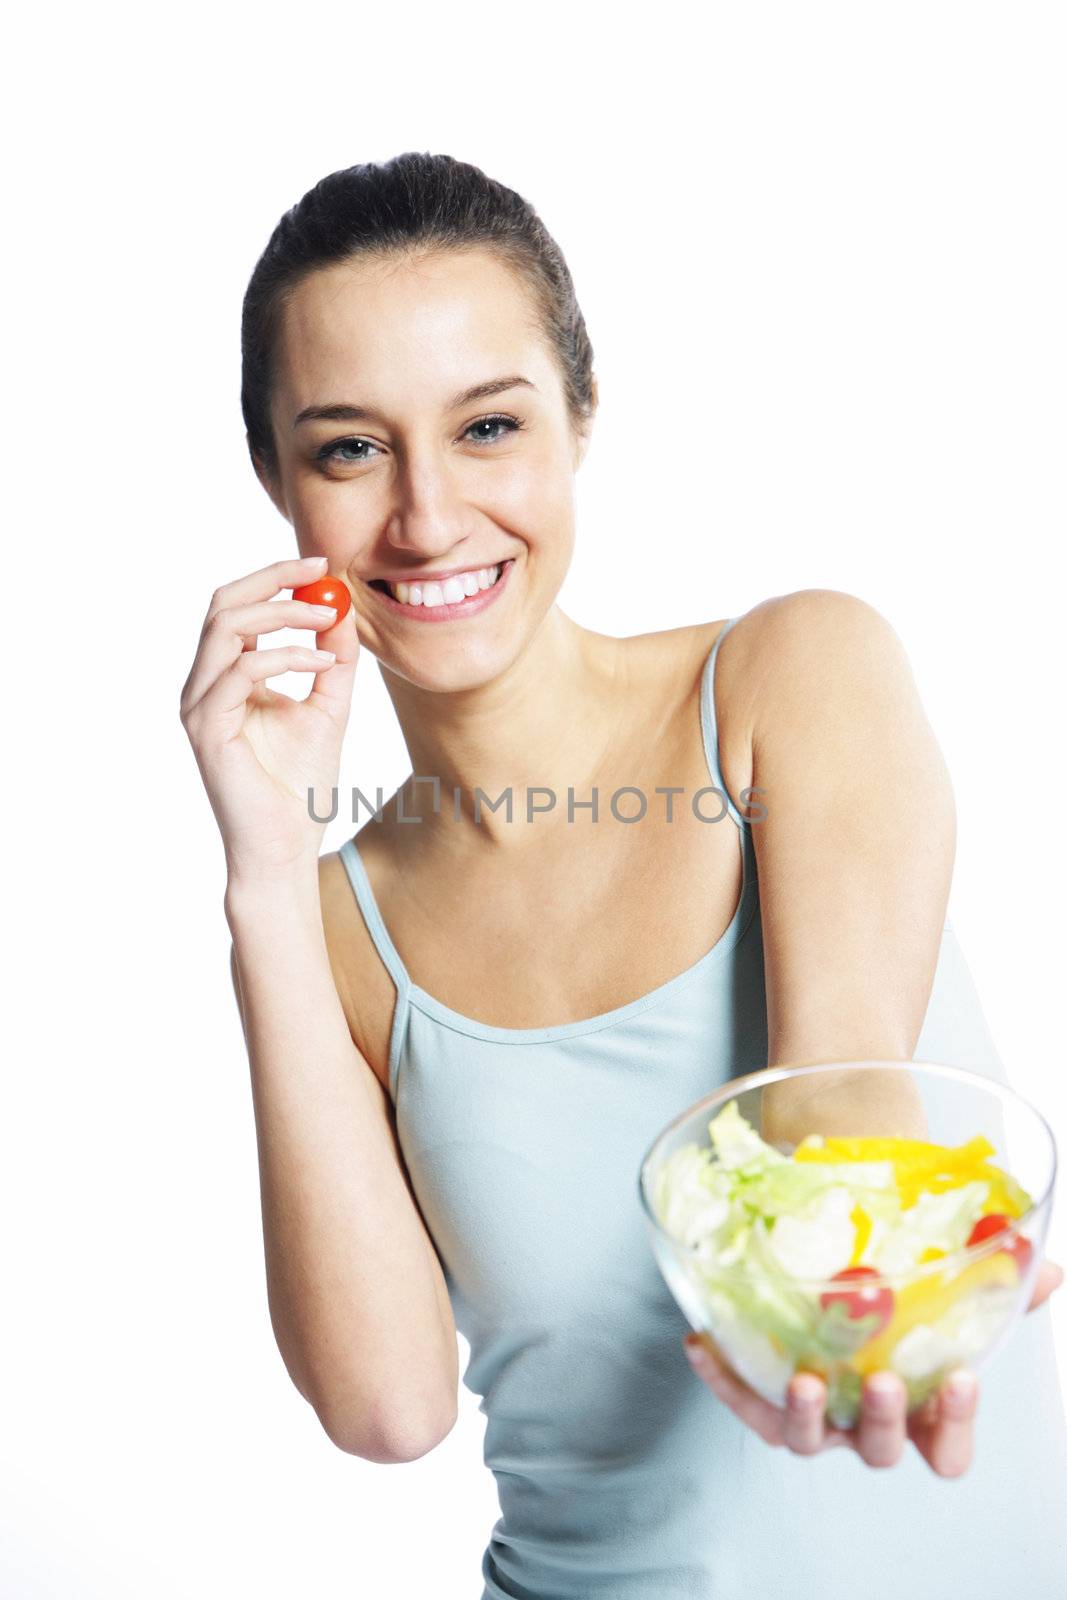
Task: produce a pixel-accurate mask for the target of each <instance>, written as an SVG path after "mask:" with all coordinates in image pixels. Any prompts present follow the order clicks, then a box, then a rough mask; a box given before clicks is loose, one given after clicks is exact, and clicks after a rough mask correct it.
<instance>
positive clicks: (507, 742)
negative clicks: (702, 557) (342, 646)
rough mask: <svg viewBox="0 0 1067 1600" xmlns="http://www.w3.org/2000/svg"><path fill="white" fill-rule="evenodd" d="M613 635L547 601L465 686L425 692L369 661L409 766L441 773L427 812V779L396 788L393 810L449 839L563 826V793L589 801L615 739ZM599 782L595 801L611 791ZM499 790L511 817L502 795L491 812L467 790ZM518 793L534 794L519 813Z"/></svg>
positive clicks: (507, 836) (624, 699) (521, 835)
mask: <svg viewBox="0 0 1067 1600" xmlns="http://www.w3.org/2000/svg"><path fill="white" fill-rule="evenodd" d="M622 644H623V641H622V640H620V639H615V638H611V637H610V636H609V635H606V634H600V633H594V632H592V631H591V630H589V629H587V628H582V627H580V626H579V625H578V624H577V623H575V622H572V621H571V619H570V618H569V617H567V616H565V615H564V613H563V612H562V611H560V609H559V607H558V606H553V607H552V609H551V610H550V611H549V613H548V615H547V616H546V618H545V620H544V622H543V624H542V626H541V627H540V628H539V629H538V631H537V633H536V634H535V635H534V637H533V638H532V639H531V640H530V641H529V643H528V644H527V646H526V648H525V649H524V650H523V651H522V653H521V654H520V655H519V656H518V657H516V659H515V660H514V661H513V662H512V663H511V665H510V666H508V667H506V668H505V669H504V671H503V672H501V673H500V674H499V675H498V676H497V677H495V678H493V679H492V681H491V682H489V683H483V684H479V685H478V686H477V687H475V688H472V689H460V690H454V691H445V692H442V691H432V690H427V689H423V688H420V687H419V686H418V685H417V684H413V683H412V682H411V681H410V680H409V679H407V678H401V677H399V676H398V675H397V674H396V673H394V672H391V671H390V670H389V669H388V668H387V667H384V666H382V665H381V663H379V668H380V671H381V674H382V678H383V680H384V682H385V686H386V688H387V690H388V691H389V696H390V699H391V700H392V702H393V707H394V709H395V711H396V714H397V718H398V720H399V722H400V727H401V731H402V733H403V736H404V742H405V744H406V746H407V750H408V755H409V757H410V759H411V767H412V774H413V775H414V776H418V777H419V778H434V777H436V778H438V779H439V780H440V802H439V806H440V810H439V814H437V815H435V814H434V786H433V784H432V783H427V782H422V783H419V784H418V785H415V784H414V782H413V779H412V778H409V779H408V780H407V781H406V782H405V784H404V785H403V786H402V788H401V791H400V801H401V803H402V806H403V815H404V816H406V817H419V818H420V819H421V823H422V825H421V827H420V829H419V832H420V835H421V836H422V839H423V841H425V838H426V833H425V831H424V830H427V829H428V830H430V831H432V832H434V833H438V832H442V831H446V832H447V833H448V834H449V835H450V836H451V837H452V839H453V841H454V842H455V841H458V839H459V837H460V836H461V835H462V836H463V837H464V838H465V839H471V840H472V842H473V835H475V834H476V835H477V836H478V841H477V842H478V843H480V844H484V845H487V846H490V847H493V848H496V849H502V848H506V849H517V850H521V849H522V848H523V847H524V846H525V845H529V844H533V843H534V841H535V840H537V839H543V838H544V837H545V835H546V834H547V833H549V832H551V831H554V830H555V829H556V828H558V827H561V826H562V827H566V826H567V825H568V824H567V801H568V790H569V789H573V791H574V800H575V802H579V801H583V800H590V799H592V790H593V788H594V787H597V786H598V785H597V777H598V774H602V773H603V772H604V770H605V764H606V762H607V761H608V760H609V759H610V753H611V752H612V751H614V750H617V748H618V744H617V741H618V739H619V736H620V731H621V730H622V729H623V727H624V725H625V721H626V715H627V703H628V700H629V693H628V688H629V685H628V677H627V674H628V667H627V666H626V664H625V660H624V656H623V651H622ZM624 781H625V780H624ZM600 787H601V793H600V796H599V803H600V808H601V810H603V808H604V807H605V806H606V805H607V802H608V799H609V796H608V795H606V794H605V793H604V792H603V787H602V784H601V786H600ZM508 789H510V791H511V820H510V821H509V820H508V808H507V803H506V799H505V803H504V804H502V805H501V806H500V807H499V808H498V809H497V810H496V811H492V810H490V809H489V807H488V805H487V804H486V801H485V799H480V797H478V796H476V793H475V791H476V790H481V792H482V795H483V796H485V797H487V798H488V800H490V801H495V800H496V799H497V798H498V797H499V796H501V795H502V794H504V792H505V791H506V790H508ZM543 789H548V790H551V791H552V795H554V796H555V803H554V805H553V804H552V795H547V794H543V793H538V792H536V791H538V790H543ZM528 790H533V791H534V792H533V793H532V794H530V795H529V803H530V805H531V806H532V807H533V808H534V810H533V815H532V819H531V820H529V821H528V820H527V799H528V796H527V791H528ZM456 791H458V795H457V793H456ZM546 806H551V809H550V810H542V809H540V808H542V807H546ZM575 815H576V820H577V819H588V818H589V817H590V816H591V815H592V813H591V812H590V811H589V810H588V809H587V810H585V811H577V812H576V813H575ZM401 826H404V824H401Z"/></svg>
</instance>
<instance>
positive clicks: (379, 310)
mask: <svg viewBox="0 0 1067 1600" xmlns="http://www.w3.org/2000/svg"><path fill="white" fill-rule="evenodd" d="M502 379H503V380H509V381H508V383H507V387H506V388H501V389H500V390H499V392H496V393H492V394H483V395H480V396H474V397H472V398H467V399H463V398H460V397H461V396H463V395H464V394H465V392H466V391H468V390H471V389H473V388H475V387H476V386H478V385H487V384H491V383H496V382H498V381H499V380H502ZM519 379H524V380H526V381H525V382H524V383H520V382H518V381H517V380H519ZM326 408H330V409H331V410H332V411H333V413H334V414H333V416H322V415H313V414H312V415H306V413H314V412H316V411H322V410H325V409H326ZM357 412H358V413H359V414H358V415H357V414H355V413H357ZM271 416H272V422H273V427H274V437H275V441H276V448H277V452H278V474H277V481H275V482H267V480H266V478H265V477H264V475H263V474H262V473H261V474H260V475H261V478H263V481H264V486H265V487H266V488H267V490H268V493H269V494H270V495H271V498H272V500H273V501H274V503H275V504H276V505H277V506H278V508H279V510H281V512H282V514H283V515H284V516H286V517H287V518H288V520H289V521H290V522H292V524H293V527H294V529H295V532H296V537H297V544H298V546H299V550H300V554H301V555H324V556H326V558H327V561H328V565H329V570H330V572H333V573H337V574H344V576H345V577H346V578H347V579H348V583H349V587H350V589H351V591H352V597H353V606H354V610H355V616H356V627H357V630H358V633H359V638H360V642H361V644H363V645H365V646H366V647H367V649H369V650H370V651H371V652H372V653H373V654H374V655H375V656H376V657H377V658H378V659H379V660H380V661H381V662H382V663H383V665H384V666H386V667H388V668H389V669H391V670H392V671H393V672H396V673H398V674H400V676H402V677H404V678H407V679H410V680H411V681H412V682H413V683H417V684H420V685H422V686H424V687H427V688H435V689H441V690H445V689H460V688H469V687H472V686H474V685H476V684H478V683H482V682H486V681H488V680H489V679H490V678H492V677H495V676H496V675H497V673H499V672H500V671H502V670H503V669H504V668H505V667H507V666H508V665H509V664H510V663H511V662H512V661H513V660H514V659H515V658H516V656H518V655H519V654H520V652H521V651H522V649H523V648H524V646H525V644H526V642H527V640H528V639H529V638H530V637H531V636H532V635H533V633H534V632H535V631H536V630H537V628H538V627H539V626H540V624H541V622H542V620H543V619H544V617H545V615H546V613H547V612H548V610H549V609H550V607H551V606H552V604H553V601H554V599H555V597H556V594H557V593H558V591H559V588H560V585H561V583H562V582H563V578H564V575H565V574H566V571H567V567H568V565H569V563H570V558H571V552H572V548H573V542H574V473H575V470H576V468H577V466H578V464H579V462H580V460H581V458H582V455H583V454H584V449H585V443H586V442H587V439H588V433H587V434H586V439H585V441H583V440H581V439H579V438H578V437H577V436H576V434H575V432H574V430H573V427H572V424H571V421H570V417H569V414H568V412H567V407H566V403H565V398H564V389H563V381H562V378H561V376H560V372H559V368H558V366H557V365H556V362H555V361H554V359H553V357H552V355H551V353H550V352H549V350H548V349H547V348H546V346H545V344H544V343H543V336H542V335H541V334H540V331H539V328H538V323H537V320H536V315H535V311H534V307H533V302H532V299H531V297H530V295H529V291H528V290H526V288H525V287H524V286H523V284H522V283H521V281H520V280H519V279H518V278H517V277H516V276H515V274H514V273H513V272H512V271H510V270H509V269H508V268H507V267H506V266H504V265H502V264H501V263H500V262H499V261H498V260H497V259H496V258H494V257H493V256H492V255H490V254H489V253H488V252H486V251H479V250H464V251H457V250H451V251H448V252H441V253H438V254H435V255H430V256H425V257H423V258H422V259H420V260H411V259H409V258H406V257H393V258H390V259H388V260H385V261H383V260H378V261H374V262H368V261H366V260H363V261H353V262H352V263H344V264H339V265H335V266H331V267H328V268H323V269H320V270H318V271H316V272H314V273H312V274H311V275H310V276H309V277H308V278H307V279H305V280H304V282H303V283H301V284H300V285H299V287H298V288H297V289H296V291H295V293H294V295H293V298H292V299H291V301H290V303H289V305H288V306H287V308H286V312H285V317H284V323H283V327H282V330H281V334H280V337H279V347H278V350H277V353H276V360H275V381H274V390H273V394H272V402H271ZM516 424H518V426H516ZM509 562H510V563H511V565H510V566H504V568H503V572H502V574H501V579H500V584H499V589H498V587H497V585H494V586H493V588H492V589H490V590H488V591H483V590H481V589H479V590H478V592H477V596H468V595H467V594H466V590H467V589H468V588H469V587H470V586H471V585H470V584H469V583H468V582H466V581H464V579H463V577H462V574H463V573H464V572H472V571H473V572H477V571H478V569H479V568H485V567H488V568H493V567H500V566H501V565H502V564H504V563H509ZM453 572H455V573H458V574H459V577H460V585H461V588H462V590H463V600H462V601H461V602H459V604H460V605H461V606H463V607H467V606H469V607H470V609H469V610H468V609H461V610H457V611H456V612H454V613H451V614H450V612H449V609H448V606H447V605H446V607H445V608H443V609H437V608H436V607H434V606H432V605H429V604H426V603H425V602H424V603H423V604H422V605H420V606H413V605H412V604H411V599H410V594H409V598H408V603H407V604H406V605H405V604H400V603H393V602H392V601H391V600H390V599H389V598H387V597H386V596H385V595H383V594H382V593H381V592H380V589H379V588H377V587H373V586H372V585H373V583H374V581H375V580H379V581H380V580H386V579H389V580H396V581H404V582H407V583H409V584H413V583H417V584H419V585H420V588H421V590H422V593H423V594H424V596H425V598H426V599H429V600H432V599H434V598H435V597H436V596H435V592H434V591H433V590H432V589H431V590H430V592H429V594H428V595H427V594H426V585H427V583H428V582H429V581H430V580H431V579H432V577H433V575H434V574H448V573H453ZM442 583H443V579H442ZM443 593H444V599H445V600H446V602H447V601H452V602H453V603H454V602H455V597H456V595H457V590H456V589H455V588H450V589H448V590H444V591H443Z"/></svg>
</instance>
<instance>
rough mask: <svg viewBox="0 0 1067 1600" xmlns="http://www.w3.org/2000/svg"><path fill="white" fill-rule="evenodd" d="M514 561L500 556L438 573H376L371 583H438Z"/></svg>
mask: <svg viewBox="0 0 1067 1600" xmlns="http://www.w3.org/2000/svg"><path fill="white" fill-rule="evenodd" d="M514 559H515V558H514V556H502V557H500V558H498V559H497V560H496V561H481V562H477V561H475V562H470V561H468V562H467V565H466V566H465V567H442V568H441V569H440V571H438V572H412V570H411V568H410V567H409V568H408V570H407V572H376V573H375V574H374V577H373V579H372V580H371V581H372V582H373V583H439V582H441V580H442V579H444V578H459V577H462V575H463V574H464V573H465V572H482V571H486V572H488V571H489V569H490V567H502V566H503V565H504V562H505V561H514ZM472 598H473V596H472Z"/></svg>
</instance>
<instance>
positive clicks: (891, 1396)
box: [863, 1373, 900, 1416]
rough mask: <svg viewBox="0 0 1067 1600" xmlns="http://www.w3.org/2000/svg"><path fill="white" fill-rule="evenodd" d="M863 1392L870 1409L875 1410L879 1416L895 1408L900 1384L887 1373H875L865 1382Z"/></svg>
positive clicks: (888, 1413) (887, 1413) (886, 1414)
mask: <svg viewBox="0 0 1067 1600" xmlns="http://www.w3.org/2000/svg"><path fill="white" fill-rule="evenodd" d="M863 1394H864V1398H865V1399H866V1400H867V1401H868V1402H869V1404H870V1407H871V1409H872V1411H875V1412H877V1413H878V1415H879V1416H888V1415H890V1413H892V1412H893V1411H895V1410H896V1407H897V1402H898V1399H899V1395H900V1385H899V1383H898V1382H897V1380H896V1379H894V1378H892V1377H890V1376H889V1375H888V1374H884V1375H883V1374H882V1373H877V1374H876V1375H875V1376H874V1377H873V1378H871V1379H870V1381H869V1382H868V1383H867V1385H866V1387H865V1388H864V1391H863Z"/></svg>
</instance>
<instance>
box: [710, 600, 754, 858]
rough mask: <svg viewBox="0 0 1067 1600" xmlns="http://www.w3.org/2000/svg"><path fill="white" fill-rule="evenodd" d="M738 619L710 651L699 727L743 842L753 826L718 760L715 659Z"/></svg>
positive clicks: (728, 624)
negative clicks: (732, 794)
mask: <svg viewBox="0 0 1067 1600" xmlns="http://www.w3.org/2000/svg"><path fill="white" fill-rule="evenodd" d="M738 620H739V618H737V617H731V618H730V619H729V621H728V622H726V623H725V624H724V626H723V627H721V628H720V629H719V632H718V634H717V636H716V639H715V643H714V644H713V645H712V647H711V650H710V651H709V652H708V659H707V660H706V661H705V663H704V671H703V674H702V677H701V681H700V725H701V728H702V730H703V733H704V755H705V758H706V760H707V764H708V771H709V773H710V774H711V781H712V783H713V784H714V786H715V788H716V789H718V790H720V791H721V793H722V803H723V805H724V806H725V807H726V809H727V811H728V812H729V814H730V816H731V817H733V819H734V821H735V822H736V823H737V825H738V827H739V828H740V829H741V836H742V839H743V840H745V839H746V838H750V837H751V835H750V834H749V833H746V830H748V829H750V828H751V826H752V825H751V823H750V821H749V819H748V818H747V817H743V816H742V815H741V813H740V811H738V809H737V807H736V805H735V804H734V802H733V800H732V799H731V797H730V792H729V790H728V789H727V787H726V782H725V779H724V778H723V775H722V764H721V762H720V760H719V724H718V718H717V717H716V715H715V660H716V657H717V656H718V654H719V646H720V645H721V644H722V641H723V640H724V639H725V638H726V635H727V634H728V633H729V631H730V629H731V628H732V627H733V625H734V623H735V622H737V621H738Z"/></svg>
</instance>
